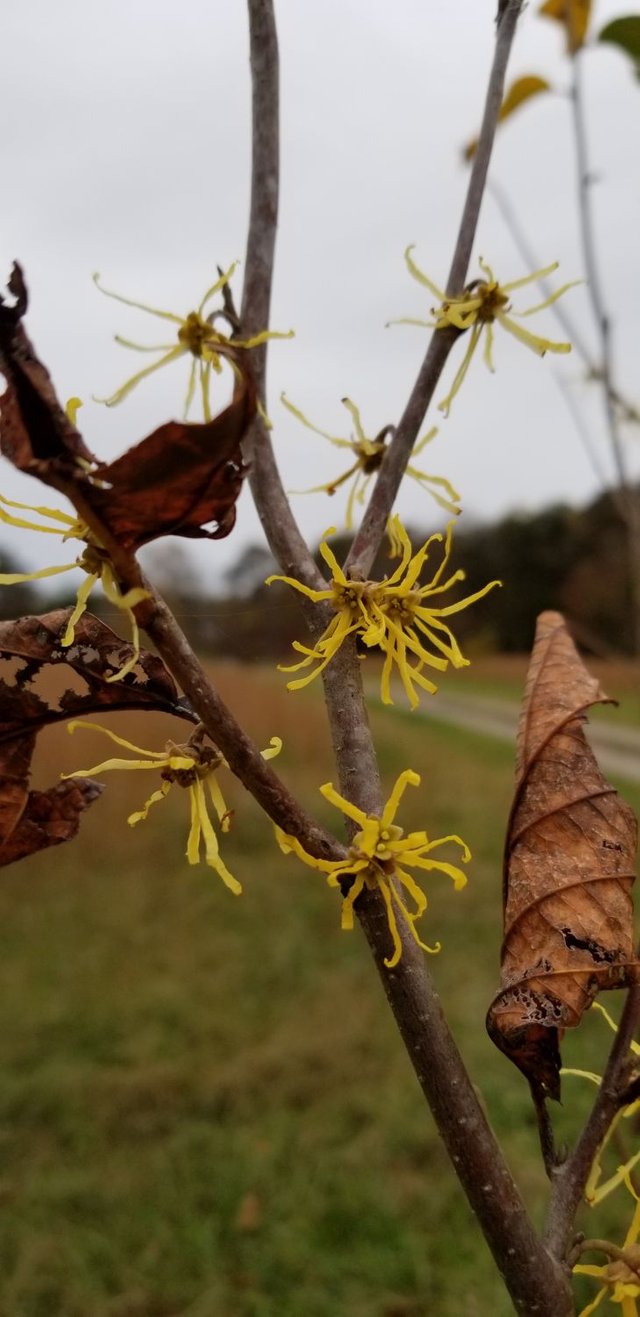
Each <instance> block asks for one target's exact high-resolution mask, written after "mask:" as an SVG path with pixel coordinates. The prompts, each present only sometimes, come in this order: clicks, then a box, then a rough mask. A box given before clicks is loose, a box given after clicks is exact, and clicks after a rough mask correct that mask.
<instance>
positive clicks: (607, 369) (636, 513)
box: [571, 49, 640, 654]
mask: <svg viewBox="0 0 640 1317" xmlns="http://www.w3.org/2000/svg"><path fill="white" fill-rule="evenodd" d="M582 60H583V51H582V50H581V49H579V50H577V51H576V52H575V53H574V55H573V57H572V60H571V69H572V82H571V106H572V123H573V135H574V141H575V150H576V167H577V185H578V214H579V219H580V233H581V238H582V254H583V258H584V263H585V269H586V273H587V289H588V292H589V297H590V301H591V306H592V310H593V316H594V320H595V323H596V327H597V330H598V335H599V339H600V355H601V367H600V371H599V374H598V378H599V379H600V381H601V384H602V392H603V398H604V410H605V420H606V426H607V433H608V436H609V443H610V446H611V454H612V458H613V463H614V468H615V472H616V478H617V482H618V487H619V491H620V498H619V508H620V511H621V514H622V520H623V522H624V525H625V528H626V532H627V561H628V568H629V585H630V590H631V602H632V641H633V649H634V653H635V654H640V500H639V499H638V496H637V494H636V492H635V491H634V490H633V488H632V487H631V484H630V481H629V474H628V471H627V464H626V459H625V453H624V447H623V444H622V440H621V437H620V430H619V421H618V406H617V392H616V389H615V386H614V369H613V353H612V341H611V320H610V317H609V314H608V312H607V308H606V305H605V301H604V295H603V291H602V282H601V278H600V269H599V265H598V256H597V248H596V240H595V233H594V220H593V204H592V183H593V179H592V176H591V172H590V169H589V157H588V150H587V133H586V119H585V105H584V88H583V80H582V75H583V67H582Z"/></svg>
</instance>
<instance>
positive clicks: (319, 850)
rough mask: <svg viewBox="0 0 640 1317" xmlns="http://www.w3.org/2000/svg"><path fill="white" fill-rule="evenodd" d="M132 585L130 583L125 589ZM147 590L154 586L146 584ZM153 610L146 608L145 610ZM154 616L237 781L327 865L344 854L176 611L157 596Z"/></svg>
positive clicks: (151, 626) (160, 638)
mask: <svg viewBox="0 0 640 1317" xmlns="http://www.w3.org/2000/svg"><path fill="white" fill-rule="evenodd" d="M125 584H126V583H125ZM145 585H146V587H147V589H149V585H148V582H146V581H145ZM145 606H146V607H149V605H148V604H147V605H145V604H142V605H140V607H141V608H144V607H145ZM151 609H152V611H151V616H147V618H146V619H145V621H144V628H145V631H146V632H147V635H148V636H150V638H151V640H152V641H153V643H154V644H155V646H156V649H157V650H158V653H159V654H160V657H161V658H163V659H164V661H165V663H166V665H167V667H168V668H169V671H170V672H171V673H172V675H173V676H174V677H175V678H176V680H177V681H178V682H179V683H180V685H181V687H182V689H183V691H184V693H185V695H187V696H188V698H189V700H190V701H191V704H192V706H193V708H194V710H195V712H196V713H197V715H198V717H199V718H200V720H201V722H202V723H203V724H204V726H205V728H206V730H207V732H208V733H209V736H210V737H211V739H212V740H213V741H214V742H215V744H216V745H217V746H218V748H219V749H220V750H222V753H223V754H224V757H225V759H226V761H227V763H228V765H229V768H230V769H231V771H232V772H233V773H235V775H236V777H237V778H239V779H240V781H241V782H242V784H243V786H245V787H246V788H247V790H248V791H250V792H251V794H252V796H254V797H255V799H256V800H257V801H258V804H259V805H261V806H262V808H263V809H264V810H265V812H266V813H267V814H268V815H269V817H270V818H271V819H272V820H273V822H274V823H277V824H278V825H279V826H280V827H281V828H283V830H284V831H285V832H287V833H290V834H293V835H294V836H295V837H298V838H299V839H300V841H301V842H302V844H303V846H304V847H305V849H306V850H308V851H309V852H310V853H311V854H312V855H317V856H319V857H320V858H324V859H337V858H339V857H340V856H341V855H342V854H344V850H343V848H342V847H341V846H340V845H339V843H338V842H336V841H335V839H334V838H333V837H331V836H329V834H328V833H326V832H325V831H324V829H323V828H321V827H319V825H318V824H317V823H316V822H315V821H314V820H313V819H312V818H311V816H310V815H309V814H307V812H306V810H304V809H302V807H301V806H300V805H299V804H298V802H297V800H295V798H294V797H293V796H292V795H291V792H290V791H289V790H288V789H287V787H286V786H285V785H284V783H283V782H282V781H281V780H280V778H279V777H278V776H277V774H276V773H274V771H273V769H272V768H271V766H270V764H268V763H266V762H265V760H264V759H263V758H262V755H261V754H260V751H259V750H258V749H257V747H256V746H255V745H254V743H253V741H252V740H251V739H250V737H248V736H247V734H246V732H244V731H243V729H242V727H241V726H240V724H239V723H238V722H237V721H236V719H235V718H234V716H233V714H232V713H231V710H230V709H228V708H227V706H226V705H225V703H224V701H223V700H222V699H221V697H220V696H219V695H218V693H217V691H216V690H215V688H214V687H213V685H212V683H211V680H210V678H209V677H208V676H207V674H206V672H205V671H204V669H203V667H202V665H201V663H200V662H199V660H198V659H197V658H196V655H195V654H194V653H193V650H192V649H191V647H190V645H189V644H188V642H187V640H186V637H185V636H184V635H183V633H182V631H181V630H180V627H179V626H178V624H177V622H176V620H175V618H174V616H173V614H172V612H171V610H170V609H169V608H168V607H167V605H166V604H165V602H164V600H163V599H161V598H160V596H159V595H156V594H154V596H153V601H152V605H151Z"/></svg>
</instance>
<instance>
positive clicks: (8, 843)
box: [0, 609, 197, 866]
mask: <svg viewBox="0 0 640 1317" xmlns="http://www.w3.org/2000/svg"><path fill="white" fill-rule="evenodd" d="M70 613H71V610H70V609H59V610H57V611H55V612H52V613H47V614H45V615H44V616H42V617H23V618H20V619H19V620H18V621H17V622H2V623H0V866H2V865H6V864H11V863H12V862H13V861H14V860H19V859H22V858H23V857H24V856H26V855H31V854H33V853H34V851H37V850H41V849H42V848H43V847H45V846H54V845H57V844H58V843H60V842H63V841H69V840H70V839H71V838H72V837H74V836H75V834H76V832H77V830H78V825H79V822H80V817H81V815H82V814H83V813H84V811H85V810H86V809H87V808H88V807H89V805H91V804H92V803H93V801H94V800H95V799H96V798H97V796H98V795H99V794H100V791H101V790H102V788H101V787H100V786H99V785H98V784H97V783H96V782H92V781H91V780H90V779H88V778H78V779H74V780H73V781H68V782H61V783H58V784H56V785H55V786H53V787H52V788H51V789H50V790H48V791H30V790H29V774H30V769H31V758H32V755H33V751H34V747H35V743H36V736H37V733H38V732H39V731H40V730H41V729H42V728H43V727H45V726H47V725H48V724H51V723H57V722H61V721H64V720H65V719H67V718H72V717H73V718H77V717H81V716H82V715H86V714H93V713H104V712H106V711H107V712H108V711H115V710H117V709H148V710H154V711H160V712H163V713H171V714H174V715H177V716H178V717H182V718H186V719H187V720H188V721H189V722H192V723H193V722H197V719H196V718H195V717H194V715H193V714H192V713H191V710H190V709H189V707H188V706H187V705H186V704H185V703H184V701H182V700H180V699H179V698H178V691H177V689H176V686H175V683H174V681H173V678H172V677H171V676H170V675H169V673H168V672H167V670H166V668H165V666H164V664H163V663H162V660H161V659H159V658H157V657H156V656H155V655H154V654H148V653H146V652H145V651H142V652H141V654H140V657H139V661H138V663H137V665H136V668H135V669H134V670H133V671H132V672H130V673H128V675H127V676H126V677H124V678H123V680H122V681H119V682H110V681H108V677H109V676H111V675H112V674H113V673H114V672H115V671H118V670H119V668H120V667H121V666H122V665H123V664H124V663H126V662H128V660H129V659H130V658H131V657H132V654H133V651H132V648H131V646H130V645H127V644H125V643H124V641H122V640H120V638H119V637H118V636H116V635H115V633H114V632H113V631H111V629H110V628H109V627H107V626H105V625H104V623H103V622H100V621H98V619H97V618H95V617H92V616H91V614H90V613H85V614H84V616H83V617H82V618H81V619H80V621H79V622H78V623H77V625H76V629H75V639H74V643H73V644H72V645H70V646H69V647H67V648H64V649H63V648H62V645H61V637H62V636H63V635H64V633H65V630H66V627H67V622H68V620H69V616H70ZM60 664H63V665H65V666H66V667H67V668H69V669H72V671H73V674H75V687H74V688H71V686H70V688H69V689H68V690H66V691H65V692H64V693H63V694H62V696H61V697H59V698H57V697H53V698H52V697H48V696H46V695H43V694H42V693H41V691H42V690H45V691H46V690H47V688H48V687H49V688H50V687H52V685H53V683H51V682H49V681H48V680H47V671H48V670H49V671H50V670H51V669H52V668H53V667H55V666H56V665H60ZM78 678H80V679H81V680H80V681H78ZM69 680H70V682H71V681H73V680H74V678H73V676H72V674H71V673H70V674H69ZM36 686H37V688H38V689H37V690H36V689H35V687H36Z"/></svg>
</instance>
